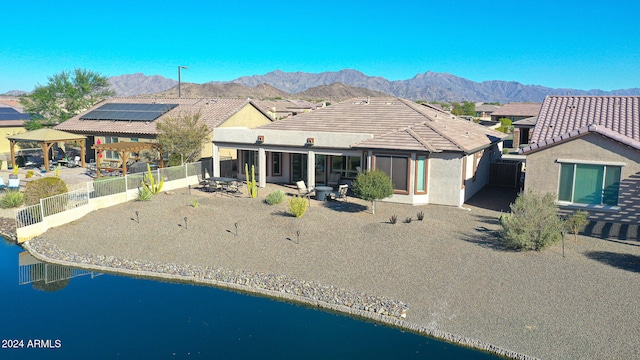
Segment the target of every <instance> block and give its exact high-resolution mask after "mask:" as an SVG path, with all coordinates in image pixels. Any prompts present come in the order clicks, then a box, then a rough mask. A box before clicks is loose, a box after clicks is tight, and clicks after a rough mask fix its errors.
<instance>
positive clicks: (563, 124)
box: [521, 96, 640, 153]
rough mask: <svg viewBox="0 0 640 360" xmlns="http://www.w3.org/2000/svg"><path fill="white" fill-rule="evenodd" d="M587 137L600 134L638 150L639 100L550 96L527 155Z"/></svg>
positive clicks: (543, 108)
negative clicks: (569, 140) (591, 134)
mask: <svg viewBox="0 0 640 360" xmlns="http://www.w3.org/2000/svg"><path fill="white" fill-rule="evenodd" d="M586 133H598V134H600V135H603V136H607V137H609V138H611V139H614V140H616V141H619V142H622V143H624V144H627V145H629V146H631V147H634V148H638V149H640V147H637V146H638V144H640V96H547V97H546V98H545V100H544V102H543V103H542V108H541V109H540V115H539V116H538V121H537V122H536V126H535V128H534V129H533V133H532V135H531V142H530V143H531V145H530V146H528V147H526V148H523V149H522V151H521V152H523V153H528V152H531V151H534V150H538V149H540V148H543V147H546V146H550V145H552V144H557V143H558V142H562V141H566V140H568V139H571V138H574V137H576V136H582V135H584V134H586Z"/></svg>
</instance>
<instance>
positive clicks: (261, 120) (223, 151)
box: [202, 104, 271, 159]
mask: <svg viewBox="0 0 640 360" xmlns="http://www.w3.org/2000/svg"><path fill="white" fill-rule="evenodd" d="M269 123H271V119H269V118H268V117H267V116H265V115H264V114H263V113H261V112H260V111H258V109H256V108H255V107H253V105H251V104H247V105H245V106H244V107H243V108H242V109H240V110H239V111H238V112H236V113H235V114H233V115H232V116H231V117H230V118H228V119H227V120H226V121H225V122H223V123H222V124H220V126H218V128H225V127H242V128H248V129H252V128H255V127H258V126H262V125H266V124H269ZM214 131H215V130H214ZM212 141H213V134H211V135H210V136H209V138H208V139H207V142H206V143H205V144H206V145H205V146H204V147H203V149H202V157H203V158H206V157H212V156H213V147H212V146H211V142H212ZM218 151H219V156H220V157H221V158H228V157H231V158H232V159H236V158H237V153H236V150H235V149H227V148H220V149H219V150H218Z"/></svg>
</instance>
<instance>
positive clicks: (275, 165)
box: [271, 152, 282, 175]
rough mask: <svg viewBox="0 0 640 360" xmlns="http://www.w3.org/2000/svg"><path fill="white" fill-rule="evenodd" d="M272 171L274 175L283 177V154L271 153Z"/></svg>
mask: <svg viewBox="0 0 640 360" xmlns="http://www.w3.org/2000/svg"><path fill="white" fill-rule="evenodd" d="M271 170H272V171H271V173H272V174H273V175H282V153H279V152H274V153H271Z"/></svg>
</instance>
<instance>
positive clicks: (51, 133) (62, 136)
mask: <svg viewBox="0 0 640 360" xmlns="http://www.w3.org/2000/svg"><path fill="white" fill-rule="evenodd" d="M7 139H9V143H10V145H11V164H12V165H13V167H14V168H15V167H16V150H15V146H16V143H18V142H37V143H38V144H39V145H40V147H42V152H43V155H44V168H45V170H46V171H47V172H49V150H51V146H53V144H55V143H57V142H63V141H64V142H67V141H77V142H79V143H80V148H81V151H80V153H81V156H80V159H81V160H82V167H84V166H85V162H84V156H85V151H86V150H85V140H86V137H85V136H83V135H78V134H73V133H68V132H66V131H60V130H54V129H38V130H33V131H29V132H26V133H22V134H17V135H12V136H7Z"/></svg>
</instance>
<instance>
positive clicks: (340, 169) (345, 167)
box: [331, 156, 361, 178]
mask: <svg viewBox="0 0 640 360" xmlns="http://www.w3.org/2000/svg"><path fill="white" fill-rule="evenodd" d="M360 161H361V159H360V156H333V157H332V158H331V172H333V173H339V174H340V177H343V178H355V177H356V176H358V168H359V167H360Z"/></svg>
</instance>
